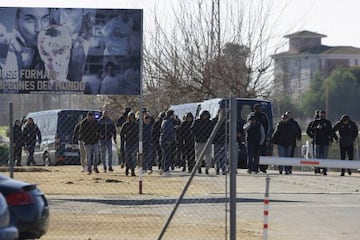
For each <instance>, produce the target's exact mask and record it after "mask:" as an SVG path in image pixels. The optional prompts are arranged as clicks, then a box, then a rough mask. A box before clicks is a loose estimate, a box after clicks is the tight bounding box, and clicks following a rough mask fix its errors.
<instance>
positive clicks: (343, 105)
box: [323, 67, 360, 120]
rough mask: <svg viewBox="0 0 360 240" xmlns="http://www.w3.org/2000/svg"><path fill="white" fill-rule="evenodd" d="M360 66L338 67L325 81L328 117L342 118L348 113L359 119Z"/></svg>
mask: <svg viewBox="0 0 360 240" xmlns="http://www.w3.org/2000/svg"><path fill="white" fill-rule="evenodd" d="M356 75H357V76H359V69H358V68H342V67H341V68H337V69H335V70H334V71H333V72H332V73H331V74H330V75H329V77H327V78H326V79H325V81H324V85H323V87H324V89H325V94H326V98H325V101H326V105H327V110H328V114H327V115H328V117H329V118H330V119H332V120H338V119H340V117H341V115H343V114H348V115H350V116H352V118H354V119H359V117H360V113H359V107H358V106H357V101H358V99H359V93H360V79H358V78H356Z"/></svg>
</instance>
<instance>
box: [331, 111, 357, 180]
mask: <svg viewBox="0 0 360 240" xmlns="http://www.w3.org/2000/svg"><path fill="white" fill-rule="evenodd" d="M332 130H333V132H334V135H335V136H334V139H335V140H336V141H338V140H339V146H340V158H341V160H345V158H346V154H347V156H348V159H349V160H353V159H354V141H355V139H356V137H357V136H358V127H357V125H356V123H355V122H353V121H351V120H350V117H349V115H342V116H341V119H340V121H338V122H336V123H335V125H334V127H333V129H332ZM337 132H338V133H339V135H340V139H338V136H337V134H336V133H337ZM347 171H348V174H349V175H351V169H348V170H347ZM344 175H345V169H344V168H342V169H341V176H344Z"/></svg>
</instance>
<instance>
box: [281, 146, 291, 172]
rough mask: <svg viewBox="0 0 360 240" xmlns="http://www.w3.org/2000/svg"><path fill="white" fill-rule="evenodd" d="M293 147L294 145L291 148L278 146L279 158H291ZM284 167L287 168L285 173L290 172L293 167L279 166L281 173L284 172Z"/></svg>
mask: <svg viewBox="0 0 360 240" xmlns="http://www.w3.org/2000/svg"><path fill="white" fill-rule="evenodd" d="M292 147H293V146H292V145H289V146H283V145H278V152H279V157H291V150H292ZM284 167H285V172H289V171H290V169H291V166H279V171H280V172H282V171H283V169H284Z"/></svg>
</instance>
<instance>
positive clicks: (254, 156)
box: [243, 113, 265, 174]
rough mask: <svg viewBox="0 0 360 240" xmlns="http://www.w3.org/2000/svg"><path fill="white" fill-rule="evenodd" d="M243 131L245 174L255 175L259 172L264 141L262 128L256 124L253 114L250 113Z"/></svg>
mask: <svg viewBox="0 0 360 240" xmlns="http://www.w3.org/2000/svg"><path fill="white" fill-rule="evenodd" d="M243 129H244V131H245V133H246V137H245V139H246V145H247V146H246V147H247V155H248V164H247V167H248V170H247V172H248V173H249V174H251V173H252V172H254V173H255V174H257V173H258V172H259V160H260V153H261V146H262V145H263V143H264V141H265V131H264V127H263V125H262V124H260V123H259V122H258V120H257V118H256V116H255V113H250V114H249V115H248V118H247V122H246V123H245V125H244V126H243Z"/></svg>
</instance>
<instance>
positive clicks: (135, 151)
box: [13, 99, 272, 239]
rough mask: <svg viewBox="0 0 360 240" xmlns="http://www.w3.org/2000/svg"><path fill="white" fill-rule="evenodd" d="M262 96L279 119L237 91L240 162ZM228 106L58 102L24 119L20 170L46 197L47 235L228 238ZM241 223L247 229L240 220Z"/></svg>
mask: <svg viewBox="0 0 360 240" xmlns="http://www.w3.org/2000/svg"><path fill="white" fill-rule="evenodd" d="M255 104H260V105H261V106H262V108H263V110H264V111H267V113H268V114H269V116H268V119H269V120H270V119H272V117H271V105H270V103H269V102H267V101H251V100H245V99H238V100H237V108H238V109H237V110H238V115H237V116H238V117H237V124H236V126H237V133H236V137H237V143H236V146H239V147H237V148H238V150H239V152H240V153H241V154H239V158H238V159H236V162H237V165H238V167H239V169H238V171H243V170H241V168H246V156H245V155H244V132H243V131H242V126H243V124H244V123H245V122H246V119H247V116H248V115H249V113H250V112H252V111H253V108H254V105H255ZM228 107H229V103H228V101H227V100H226V99H214V100H209V101H205V102H203V103H195V104H185V105H176V106H171V107H170V110H168V111H166V112H163V113H160V114H159V116H154V115H153V114H151V113H150V112H149V111H143V112H142V113H141V114H139V113H137V112H134V110H132V109H130V108H129V109H125V111H124V112H123V114H122V115H121V116H119V117H117V118H114V117H112V116H111V111H112V110H111V109H108V110H106V111H105V112H104V111H103V109H57V110H45V111H36V112H31V113H27V114H26V117H24V118H23V119H18V120H17V121H16V122H15V124H14V126H13V136H14V145H13V146H14V148H13V150H14V152H13V153H14V154H13V158H14V165H15V166H14V178H15V179H19V180H23V181H27V182H34V183H37V184H38V186H39V188H40V189H41V190H42V192H43V193H44V195H45V197H46V199H47V203H48V205H49V209H50V221H49V227H48V231H47V233H46V234H45V235H44V236H43V237H42V238H43V239H205V238H206V239H228V237H229V221H230V219H229V211H230V208H229V182H230V181H229V148H228V146H229V125H230V124H229V118H228V117H229V114H227V113H228V112H229V111H230V110H229V108H228ZM222 109H224V114H223V116H224V120H223V121H222V119H223V118H221V121H220V120H219V113H220V112H221V110H222ZM24 115H25V114H24ZM140 116H142V120H143V121H142V122H141V121H139V118H140ZM140 123H141V124H140ZM217 123H218V124H217ZM269 124H270V125H269V128H268V129H271V128H272V122H271V121H269ZM139 126H142V129H143V131H142V134H141V135H142V141H140V142H141V145H142V147H140V149H139ZM215 127H216V130H217V131H216V132H214V130H215ZM269 133H270V130H269ZM141 135H140V136H141ZM210 137H211V141H209V138H210ZM267 137H269V136H267ZM139 150H140V151H139ZM139 153H140V154H139ZM109 157H110V159H111V161H110V160H109ZM199 157H203V159H202V161H201V162H200V163H199V164H197V162H199V161H198V159H199ZM20 159H21V160H20ZM197 167H198V168H197ZM185 186H188V187H187V188H186V189H185ZM185 190H186V191H185ZM181 195H182V196H181ZM179 196H181V198H179ZM175 208H176V211H175ZM170 214H173V216H171V218H170V217H169V216H170ZM258 221H261V219H258ZM239 222H240V221H239ZM259 226H260V228H261V224H257V226H256V227H255V229H254V230H251V229H253V227H249V226H247V227H249V229H250V230H249V233H250V234H247V236H246V239H252V238H253V237H254V239H256V238H257V237H259V234H258V233H257V230H256V228H259ZM237 231H238V234H239V235H244V232H245V229H244V228H243V227H242V226H241V224H238V230H237Z"/></svg>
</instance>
